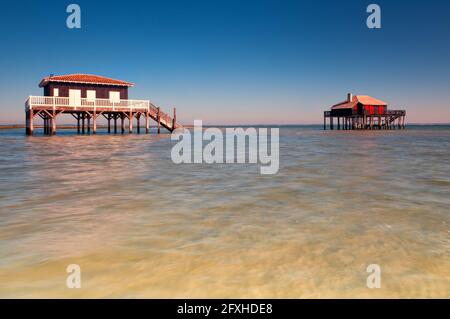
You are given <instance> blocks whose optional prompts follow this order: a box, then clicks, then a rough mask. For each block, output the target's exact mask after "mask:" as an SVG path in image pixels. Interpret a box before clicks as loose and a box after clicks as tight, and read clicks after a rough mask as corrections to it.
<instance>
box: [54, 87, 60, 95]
mask: <svg viewBox="0 0 450 319" xmlns="http://www.w3.org/2000/svg"><path fill="white" fill-rule="evenodd" d="M53 96H59V89H58V88H54V89H53Z"/></svg>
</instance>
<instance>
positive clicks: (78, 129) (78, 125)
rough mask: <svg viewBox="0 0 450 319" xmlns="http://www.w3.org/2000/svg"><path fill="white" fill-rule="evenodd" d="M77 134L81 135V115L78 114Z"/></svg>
mask: <svg viewBox="0 0 450 319" xmlns="http://www.w3.org/2000/svg"><path fill="white" fill-rule="evenodd" d="M77 133H78V134H80V114H77Z"/></svg>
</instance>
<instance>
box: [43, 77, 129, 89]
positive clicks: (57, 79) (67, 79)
mask: <svg viewBox="0 0 450 319" xmlns="http://www.w3.org/2000/svg"><path fill="white" fill-rule="evenodd" d="M49 82H67V83H89V84H102V85H117V86H133V85H134V84H133V83H130V82H125V81H121V80H115V79H110V78H106V77H104V76H99V75H93V74H67V75H55V76H48V77H46V78H43V79H42V81H41V83H39V87H43V86H45V85H47V84H48V83H49Z"/></svg>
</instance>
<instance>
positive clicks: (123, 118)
mask: <svg viewBox="0 0 450 319" xmlns="http://www.w3.org/2000/svg"><path fill="white" fill-rule="evenodd" d="M120 126H121V132H122V134H125V114H121V115H120Z"/></svg>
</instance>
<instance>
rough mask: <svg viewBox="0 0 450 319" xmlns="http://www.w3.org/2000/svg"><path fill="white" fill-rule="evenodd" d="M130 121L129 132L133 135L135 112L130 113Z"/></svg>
mask: <svg viewBox="0 0 450 319" xmlns="http://www.w3.org/2000/svg"><path fill="white" fill-rule="evenodd" d="M128 119H129V121H128V132H129V133H130V134H131V133H133V112H131V111H130V116H129V118H128Z"/></svg>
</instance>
